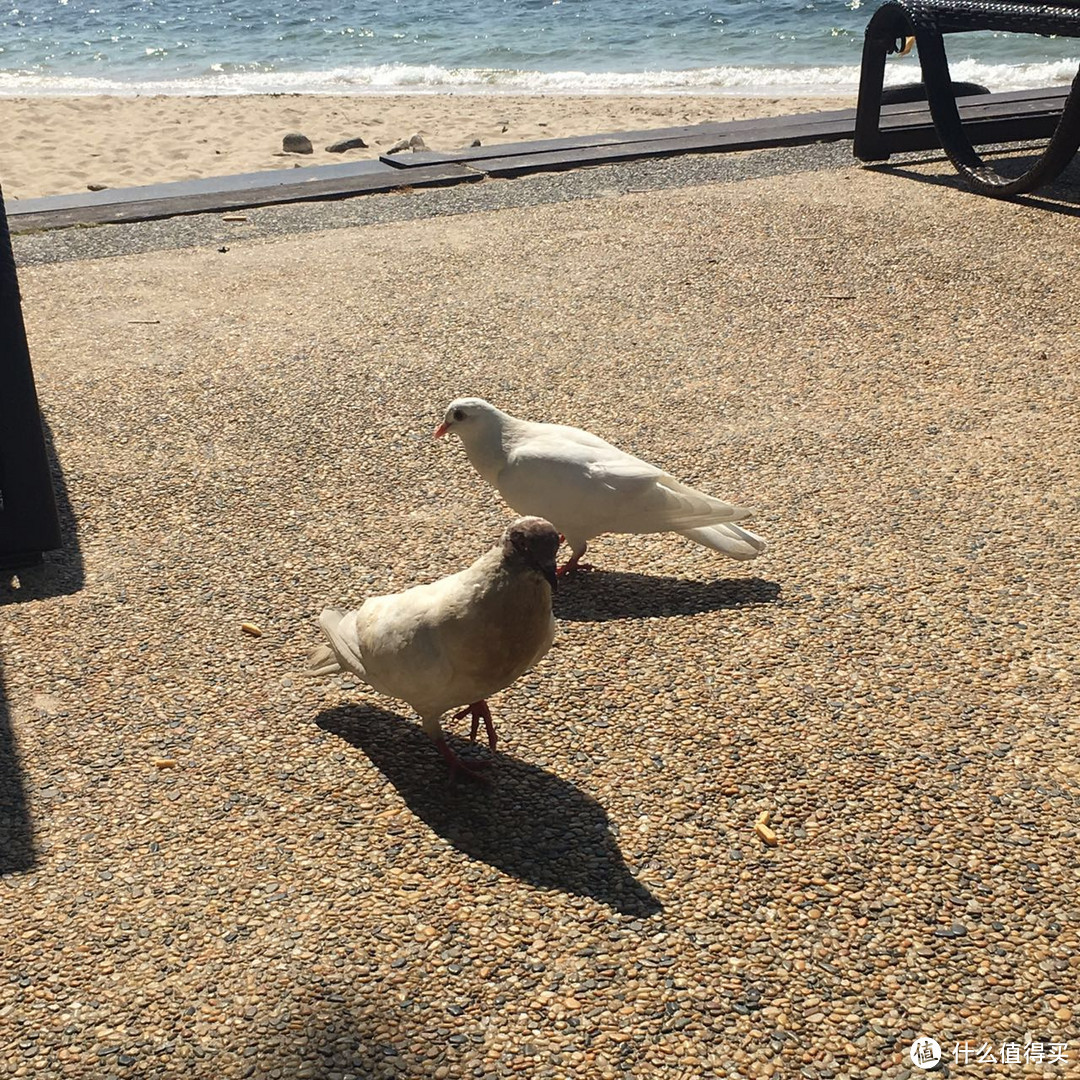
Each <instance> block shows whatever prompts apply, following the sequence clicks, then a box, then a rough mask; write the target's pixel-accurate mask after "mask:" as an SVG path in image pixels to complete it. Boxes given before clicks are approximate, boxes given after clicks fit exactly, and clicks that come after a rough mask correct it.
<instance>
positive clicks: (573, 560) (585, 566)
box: [555, 545, 593, 577]
mask: <svg viewBox="0 0 1080 1080" xmlns="http://www.w3.org/2000/svg"><path fill="white" fill-rule="evenodd" d="M587 550H588V545H586V546H585V547H583V548H582V549H581V550H580V551H578V552H575V553H574V554H573V555H571V556H570V560H569V562H566V563H564V564H563V565H562V566H560V567H559V569H558V570H556V571H555V573H556V574H557V575H558V576H559V577H569V576H570V575H571V574H576V573H577V572H578V571H579V570H580V571H581V572H582V573H584V572H585V571H588V570H591V569H592V568H593V566H592V563H587V562H582V561H581V556H582V555H584V554H585V552H586V551H587Z"/></svg>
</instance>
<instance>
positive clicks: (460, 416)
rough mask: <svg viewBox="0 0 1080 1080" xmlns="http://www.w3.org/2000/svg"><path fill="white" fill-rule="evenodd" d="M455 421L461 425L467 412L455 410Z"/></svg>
mask: <svg viewBox="0 0 1080 1080" xmlns="http://www.w3.org/2000/svg"><path fill="white" fill-rule="evenodd" d="M454 419H455V420H456V421H457V422H458V423H459V424H460V423H461V421H462V420H464V419H465V410H464V409H455V410H454Z"/></svg>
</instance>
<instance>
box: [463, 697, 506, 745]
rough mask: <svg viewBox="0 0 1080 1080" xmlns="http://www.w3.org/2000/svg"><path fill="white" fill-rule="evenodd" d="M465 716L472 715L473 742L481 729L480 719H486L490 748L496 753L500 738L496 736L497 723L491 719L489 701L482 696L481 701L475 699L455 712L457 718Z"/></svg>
mask: <svg viewBox="0 0 1080 1080" xmlns="http://www.w3.org/2000/svg"><path fill="white" fill-rule="evenodd" d="M463 716H471V717H472V728H471V729H470V731H469V738H470V739H472V741H473V742H476V733H477V732H478V731H479V730H480V721H481V720H483V721H484V727H485V729H486V730H487V737H488V748H489V749H490V750H491V752H492V753H494V752H495V744H496V742H498V739H497V738H496V737H495V724H494V722H493V721H492V719H491V709H489V708H488V703H487V702H486V701H484V700H483V699H482V698H481V699H480V701H474V702H473V703H472V704H471V705H467V706H466V707H465V708H464V709H462V710H461V712H459V713H454V719H455V720H460V719H461V718H462V717H463Z"/></svg>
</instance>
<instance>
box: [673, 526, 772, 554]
mask: <svg viewBox="0 0 1080 1080" xmlns="http://www.w3.org/2000/svg"><path fill="white" fill-rule="evenodd" d="M681 535H682V536H685V537H686V538H687V540H693V541H694V543H695V544H701V546H702V547H707V548H712V549H713V551H719V552H721V553H723V554H724V555H726V556H727V557H728V558H729V559H737V560H739V562H747V561H748V560H750V559H756V558H757V557H758V556H759V555H760V554H761V553H762V552H763V551H764V550H765V549H766V548H767V547H768V546H769V545H768V544H767V543H766V542H765V541H764V540H763V539H762V538H761V537H760V536H758V535H757V534H756V533H752V532H750V530H749V529H744V528H742V527H741V526H739V525H710V526H707V527H706V528H703V529H687V530H686V531H685V532H683V533H681Z"/></svg>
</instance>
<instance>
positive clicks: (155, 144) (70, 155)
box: [0, 94, 854, 199]
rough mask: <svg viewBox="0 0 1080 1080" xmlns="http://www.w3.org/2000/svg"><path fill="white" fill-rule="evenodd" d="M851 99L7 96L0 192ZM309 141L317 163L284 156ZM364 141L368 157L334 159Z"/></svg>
mask: <svg viewBox="0 0 1080 1080" xmlns="http://www.w3.org/2000/svg"><path fill="white" fill-rule="evenodd" d="M853 103H854V102H853V100H852V99H849V98H844V97H830V98H800V97H791V98H775V97H773V98H769V97H726V96H719V95H716V96H698V97H692V96H682V95H669V96H627V97H617V96H603V95H594V96H561V95H535V96H524V95H521V96H509V95H506V96H504V95H494V94H493V95H479V94H412V95H408V94H402V95H367V96H363V97H360V96H351V97H325V96H320V95H301V94H274V95H249V96H235V97H167V96H159V97H105V96H100V97H53V98H49V97H40V98H39V97H33V98H3V97H0V163H2V164H0V170H2V171H0V186H2V188H3V193H4V197H5V198H6V199H27V198H33V197H36V196H39V195H59V194H70V193H73V192H78V191H84V190H86V188H87V186H88V185H91V184H95V185H103V186H105V187H132V186H135V185H139V184H151V183H158V182H163V181H168V180H189V179H196V178H202V177H206V176H223V175H229V174H235V173H245V172H255V171H258V170H262V169H285V168H292V167H293V166H294V165H312V164H328V163H334V162H341V161H348V160H354V159H357V158H373V157H378V155H379V154H381V153H385V152H386V151H387V150H389V149H390V147H392V146H393V145H394V144H395V143H397V142H399V141H401V140H403V139H410V138H412V136H413V135H417V134H418V135H420V136H421V137H422V138H423V139H424V141H425V142H426V144H427V145H428V146H429V147H430V148H432V149H436V150H451V149H458V148H460V147H463V146H468V145H470V144H471V143H472V141H473V140H474V139H480V140H481V142H482V143H484V144H490V143H498V142H519V141H522V140H525V139H536V138H558V137H562V136H570V135H592V134H596V133H598V132H607V131H628V130H635V129H641V128H657V127H671V126H676V125H680V124H697V123H702V122H704V121H707V120H734V119H743V118H746V117H751V116H779V115H782V114H785V113H795V112H808V111H813V110H816V109H820V108H826V109H830V108H831V109H835V108H842V107H844V106H846V105H850V104H853ZM290 132H300V133H301V134H304V135H306V136H307V137H308V138H309V139H310V140H311V143H312V146H313V149H314V152H313V153H312V154H303V155H297V154H285V153H283V152H282V138H283V137H284V136H285V135H286V134H288V133H290ZM354 136H359V137H360V138H362V139H363V140H364V141H365V142H366V143H367V148H366V149H355V150H349V151H346V152H345V153H337V154H332V153H328V152H327V151H326V149H325V147H326V146H328V145H329V144H331V143H333V142H335V141H337V140H340V139H345V138H352V137H354Z"/></svg>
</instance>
